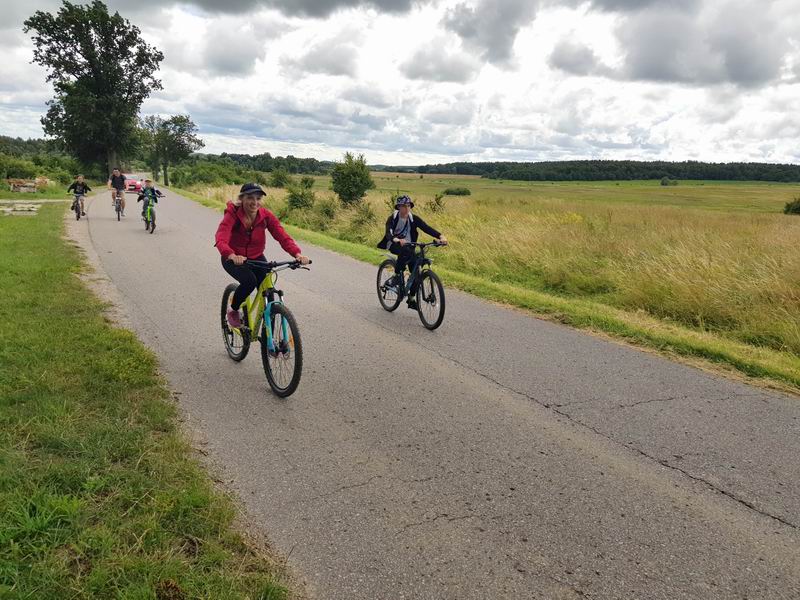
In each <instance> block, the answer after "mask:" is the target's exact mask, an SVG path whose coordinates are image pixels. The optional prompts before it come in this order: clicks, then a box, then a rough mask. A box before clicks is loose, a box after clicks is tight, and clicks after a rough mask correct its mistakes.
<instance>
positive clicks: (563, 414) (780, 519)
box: [426, 346, 800, 530]
mask: <svg viewBox="0 0 800 600" xmlns="http://www.w3.org/2000/svg"><path fill="white" fill-rule="evenodd" d="M426 348H427V346H426ZM427 349H428V350H430V351H431V352H433V350H431V349H430V348H427ZM439 356H442V358H446V359H447V360H450V361H451V362H453V363H455V364H457V365H459V366H460V367H462V368H464V369H466V370H468V371H471V372H472V373H475V374H476V375H478V376H479V377H483V378H484V379H486V380H487V381H490V382H492V383H494V384H495V385H496V386H498V387H500V388H502V389H504V390H506V391H508V392H511V393H514V394H518V395H520V396H522V397H524V398H527V399H528V400H530V401H532V402H535V403H536V404H538V405H539V406H542V407H544V408H546V409H549V410H552V411H553V412H554V413H556V414H557V415H559V416H561V417H564V418H565V419H567V420H568V421H570V422H571V423H574V424H575V425H578V426H579V427H583V428H585V429H588V430H589V431H592V432H593V433H595V434H597V435H599V436H600V437H602V438H603V439H606V440H608V441H610V442H611V443H613V444H615V445H617V446H619V447H621V448H628V449H630V450H633V451H634V452H636V453H637V454H639V455H640V456H642V457H644V458H646V459H648V460H650V461H653V462H655V463H658V464H659V465H661V466H662V467H665V468H667V469H670V470H672V471H675V472H677V473H680V474H682V475H684V476H686V477H688V478H689V479H691V480H692V481H696V482H698V483H702V484H704V485H705V486H707V487H708V488H710V489H711V490H713V491H715V492H717V493H718V494H721V495H722V496H725V497H726V498H729V499H730V500H733V501H734V502H736V503H738V504H739V505H741V506H743V507H745V508H747V509H749V510H751V511H753V512H755V513H758V514H759V515H761V516H764V517H767V518H769V519H772V520H774V521H777V522H778V523H781V524H782V525H786V526H787V527H790V528H792V529H794V530H800V526H798V524H797V523H793V522H791V521H789V520H787V519H785V518H783V517H781V516H780V515H775V514H772V513H770V512H768V511H766V510H764V509H761V508H758V507H757V506H756V505H755V504H753V503H752V502H750V501H749V500H745V499H744V498H740V497H739V496H737V495H736V494H735V493H733V492H731V491H728V490H726V489H725V488H722V487H720V486H718V485H716V484H715V483H713V482H711V481H709V480H707V479H704V478H703V477H700V476H698V475H693V474H692V473H690V472H688V471H687V470H686V469H682V468H681V467H677V466H675V465H672V464H670V463H669V462H668V461H667V460H665V459H661V458H658V457H656V456H653V455H651V454H648V453H647V452H645V451H644V450H642V449H641V448H639V447H637V446H634V445H632V444H623V443H621V442H619V441H618V440H615V439H614V438H613V437H611V436H609V435H608V434H606V433H604V432H602V431H600V430H599V429H597V428H596V427H593V426H592V425H588V424H586V423H584V422H582V421H579V420H578V419H576V418H574V417H573V416H572V415H570V414H569V413H568V412H566V411H563V410H559V409H558V408H557V407H556V406H554V405H553V404H552V403H545V402H543V401H541V400H539V399H538V398H536V397H534V396H531V395H530V394H529V393H527V392H522V391H519V390H516V389H514V388H512V387H510V386H508V385H506V384H504V383H502V382H500V381H498V380H497V379H494V378H493V377H491V376H490V375H487V374H485V373H482V372H480V371H479V370H477V369H476V368H475V367H472V366H470V365H466V364H464V363H462V362H460V361H458V360H456V359H455V358H451V357H445V356H443V355H441V354H440V355H439ZM653 401H656V400H653ZM631 406H633V405H631Z"/></svg>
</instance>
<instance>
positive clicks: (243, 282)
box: [222, 254, 269, 310]
mask: <svg viewBox="0 0 800 600" xmlns="http://www.w3.org/2000/svg"><path fill="white" fill-rule="evenodd" d="M255 260H262V261H265V262H266V260H267V259H266V258H264V255H263V254H262V255H261V256H259V257H258V258H256V259H255ZM222 268H223V269H225V271H227V272H228V275H230V276H231V277H233V278H234V279H235V280H236V281H238V282H239V287H238V288H236V291H235V292H234V294H233V301H232V302H231V308H232V309H233V310H239V307H240V306H241V305H242V302H244V300H245V298H247V297H248V296H249V295H250V294H252V293H253V290H254V289H256V288H257V287H258V286H260V285H261V282H262V281H264V277H266V276H267V273H268V272H269V271H267V269H265V268H264V267H254V266H253V265H248V264H243V265H237V264H234V262H233V261H232V260H228V259H227V258H222Z"/></svg>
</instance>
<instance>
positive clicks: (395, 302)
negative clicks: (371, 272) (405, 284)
mask: <svg viewBox="0 0 800 600" xmlns="http://www.w3.org/2000/svg"><path fill="white" fill-rule="evenodd" d="M396 265H397V263H396V262H395V261H393V260H392V259H391V258H387V259H386V260H385V261H383V262H382V263H381V266H380V267H378V281H377V286H378V302H380V303H381V306H382V307H383V309H384V310H387V311H389V312H392V311H393V310H396V309H397V307H398V306H400V301H401V300H402V299H403V298H402V295H401V294H400V289H399V287H397V286H387V282H388V281H389V280H390V279H391V278H392V277H394V275H395V270H394V268H395V266H396Z"/></svg>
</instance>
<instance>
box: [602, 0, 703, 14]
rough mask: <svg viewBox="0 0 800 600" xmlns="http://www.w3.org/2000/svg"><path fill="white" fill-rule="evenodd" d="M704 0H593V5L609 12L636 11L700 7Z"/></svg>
mask: <svg viewBox="0 0 800 600" xmlns="http://www.w3.org/2000/svg"><path fill="white" fill-rule="evenodd" d="M701 4H702V0H592V7H593V8H598V9H600V10H605V11H609V12H636V11H640V10H644V9H647V8H650V7H653V6H656V7H659V8H672V9H679V10H688V9H696V8H699V7H700V5H701Z"/></svg>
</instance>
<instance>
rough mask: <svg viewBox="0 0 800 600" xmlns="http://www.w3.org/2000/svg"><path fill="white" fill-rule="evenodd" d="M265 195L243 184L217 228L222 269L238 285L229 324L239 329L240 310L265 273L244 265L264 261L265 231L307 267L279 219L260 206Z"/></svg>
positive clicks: (259, 187)
mask: <svg viewBox="0 0 800 600" xmlns="http://www.w3.org/2000/svg"><path fill="white" fill-rule="evenodd" d="M265 195H266V192H264V190H262V189H261V186H259V185H258V184H256V183H245V184H244V185H243V186H242V188H241V190H239V200H238V202H237V203H233V202H228V206H227V207H226V208H225V214H224V215H223V217H222V222H221V223H220V224H219V227H217V235H216V236H215V237H216V242H217V243H216V246H217V250H219V253H220V254H221V255H222V268H223V269H225V270H226V271H227V272H228V273H229V274H230V276H231V277H233V278H234V279H235V280H236V281H238V282H239V287H238V288H236V292H235V293H234V294H233V301H232V302H231V307H230V308H229V309H228V324H229V325H230V326H231V327H241V325H242V317H241V315H240V314H239V307H241V305H242V302H244V301H245V298H247V297H248V296H249V295H250V294H251V293H252V292H253V290H254V289H256V288H257V287H258V286H259V285H261V282H262V281H264V277H266V276H267V270H266V269H264V268H263V267H258V266H254V265H251V264H247V263H246V262H245V261H246V260H247V259H248V258H249V259H253V260H260V261H266V260H267V259H266V258H265V257H264V247H265V246H266V244H267V234H266V232H267V230H269V232H270V234H271V235H272V237H273V238H275V240H276V241H277V242H278V243H279V244H280V245H281V248H283V249H284V250H285V251H286V252H288V253H289V254H291V255H292V256H293V257H294V258H296V259H297V260H299V261H300V263H301V264H304V265H306V264H308V258H307V257H305V256H303V253H302V252H301V250H300V246H298V245H297V244H296V243H295V241H294V240H293V239H292V238H291V237H290V236H289V234H288V233H286V231H285V230H284V228H283V227H282V226H281V222H280V221H279V220H278V217H276V216H275V215H274V214H272V213H271V212H270V211H268V210H267V209H266V208H264V207H263V206H261V198H263V197H264V196H265Z"/></svg>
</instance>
